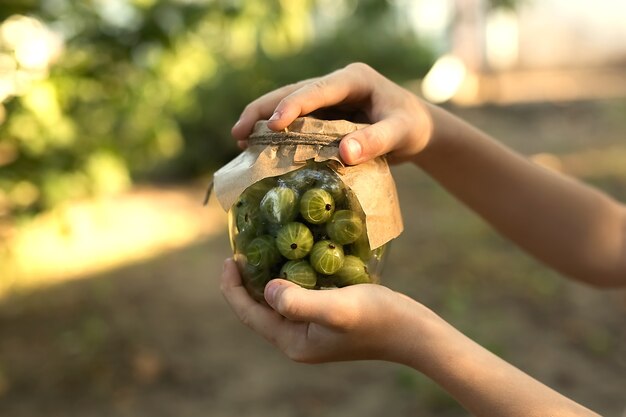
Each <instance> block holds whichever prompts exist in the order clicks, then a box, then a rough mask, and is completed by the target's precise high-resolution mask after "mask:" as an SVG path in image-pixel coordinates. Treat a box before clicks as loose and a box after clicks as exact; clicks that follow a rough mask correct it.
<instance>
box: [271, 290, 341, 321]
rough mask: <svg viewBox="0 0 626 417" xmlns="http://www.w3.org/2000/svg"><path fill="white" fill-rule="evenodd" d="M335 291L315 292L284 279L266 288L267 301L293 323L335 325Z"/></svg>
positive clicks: (336, 301) (336, 300)
mask: <svg viewBox="0 0 626 417" xmlns="http://www.w3.org/2000/svg"><path fill="white" fill-rule="evenodd" d="M332 293H333V291H330V290H329V291H314V290H307V289H305V288H302V287H300V286H299V285H297V284H294V283H293V282H290V281H287V280H284V279H273V280H271V281H270V282H269V283H268V284H267V285H266V286H265V300H266V301H267V303H268V304H269V305H270V306H271V307H272V308H273V309H274V310H276V311H277V312H278V313H279V314H281V315H282V316H284V317H286V318H288V319H289V320H293V321H305V322H314V323H319V324H331V323H333V317H332V316H333V314H332V312H334V311H336V309H337V303H338V302H339V300H338V299H337V297H336V295H335V294H332Z"/></svg>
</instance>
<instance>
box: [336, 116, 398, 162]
mask: <svg viewBox="0 0 626 417" xmlns="http://www.w3.org/2000/svg"><path fill="white" fill-rule="evenodd" d="M405 129H406V128H405V127H404V124H403V123H402V122H401V121H400V120H399V119H398V118H395V117H389V118H387V119H383V120H381V121H380V122H378V123H374V124H373V125H370V126H368V127H365V128H363V129H359V130H357V131H355V132H352V133H350V134H348V135H346V136H345V137H344V138H343V139H342V140H341V142H340V143H339V155H340V156H341V159H342V160H343V161H344V162H345V163H347V164H348V165H355V164H359V163H362V162H365V161H369V160H370V159H373V158H376V157H377V156H381V155H385V154H387V153H389V152H391V151H392V150H393V149H394V148H396V147H397V146H398V140H399V138H402V137H404V136H406V132H405Z"/></svg>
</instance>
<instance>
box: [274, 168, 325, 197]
mask: <svg viewBox="0 0 626 417" xmlns="http://www.w3.org/2000/svg"><path fill="white" fill-rule="evenodd" d="M317 177H318V176H317V171H316V170H314V169H311V168H300V169H298V170H296V171H291V172H288V173H286V174H284V175H281V176H280V178H279V179H278V183H279V184H282V185H285V186H287V187H289V188H292V189H294V190H297V191H298V192H300V193H302V192H304V191H305V190H308V189H309V188H311V187H312V186H313V184H315V181H316V179H317Z"/></svg>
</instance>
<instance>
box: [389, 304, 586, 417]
mask: <svg viewBox="0 0 626 417" xmlns="http://www.w3.org/2000/svg"><path fill="white" fill-rule="evenodd" d="M415 310H416V311H415V314H419V315H420V317H419V318H417V317H416V318H415V319H414V320H411V322H410V323H411V324H407V326H412V327H410V328H411V330H410V331H409V332H407V333H408V337H407V333H405V338H404V340H405V343H404V344H403V348H402V349H400V351H399V352H398V356H397V357H396V361H397V362H400V363H403V364H405V365H408V366H410V367H412V368H414V369H416V370H418V371H420V372H422V373H424V374H425V375H426V376H428V377H429V378H430V379H432V380H433V381H435V382H436V383H437V384H438V385H440V386H441V387H442V388H443V389H445V390H446V391H447V392H448V393H449V394H450V395H451V396H453V397H454V398H455V399H456V400H457V401H459V403H461V404H462V405H463V406H464V407H465V408H466V409H467V410H468V411H469V412H471V413H472V414H473V415H476V416H478V417H491V416H494V417H495V416H497V417H502V416H507V417H517V416H519V417H532V416H538V417H539V416H541V417H543V416H552V417H565V416H597V414H596V413H594V412H592V411H590V410H588V409H587V408H585V407H583V406H581V405H579V404H577V403H575V402H574V401H572V400H570V399H568V398H566V397H564V396H563V395H561V394H559V393H557V392H556V391H554V390H552V389H551V388H549V387H547V386H545V385H543V384H542V383H540V382H539V381H537V380H535V379H533V378H531V377H530V376H528V375H527V374H525V373H524V372H522V371H520V370H519V369H517V368H515V367H514V366H512V365H510V364H508V363H507V362H505V361H503V360H502V359H500V358H499V357H497V356H495V355H493V354H492V353H491V352H489V351H487V350H486V349H484V348H483V347H481V346H479V345H478V344H476V343H475V342H473V341H472V340H470V339H469V338H467V337H466V336H464V335H463V334H461V333H460V332H458V331H457V330H456V329H454V328H453V327H452V326H450V325H449V324H447V323H446V322H445V321H443V320H442V319H441V318H439V317H438V316H436V315H435V314H434V313H432V312H430V311H429V310H428V313H425V312H424V311H421V310H422V308H421V307H419V308H416V309H415ZM425 316H426V317H425ZM417 323H419V324H417ZM416 324H417V325H416Z"/></svg>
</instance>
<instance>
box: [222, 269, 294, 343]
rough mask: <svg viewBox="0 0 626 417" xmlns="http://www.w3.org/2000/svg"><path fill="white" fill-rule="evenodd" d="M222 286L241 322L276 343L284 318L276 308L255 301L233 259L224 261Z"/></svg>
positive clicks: (225, 296) (227, 299) (226, 297)
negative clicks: (243, 282)
mask: <svg viewBox="0 0 626 417" xmlns="http://www.w3.org/2000/svg"><path fill="white" fill-rule="evenodd" d="M220 284H221V285H220V288H221V290H222V294H223V295H224V298H225V299H226V301H227V302H228V304H229V305H230V307H231V308H232V309H233V311H234V312H235V314H236V315H237V316H238V317H239V319H240V320H241V322H242V323H243V324H245V325H246V326H248V327H250V328H251V329H253V330H254V331H256V332H257V333H259V334H261V335H262V336H263V337H265V338H266V339H267V340H269V341H270V342H272V343H276V340H277V338H278V335H279V334H280V332H281V330H282V328H283V321H284V320H283V318H282V317H281V316H280V315H278V314H277V313H276V312H275V311H274V310H272V309H271V308H268V307H266V306H264V305H261V304H259V303H257V302H256V301H254V300H253V299H252V298H251V297H250V295H248V292H247V291H246V289H245V287H244V286H243V285H242V282H241V276H240V275H239V271H238V270H237V265H236V264H235V262H234V261H233V260H232V259H227V260H226V261H225V262H224V271H223V273H222V277H221V283H220Z"/></svg>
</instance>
